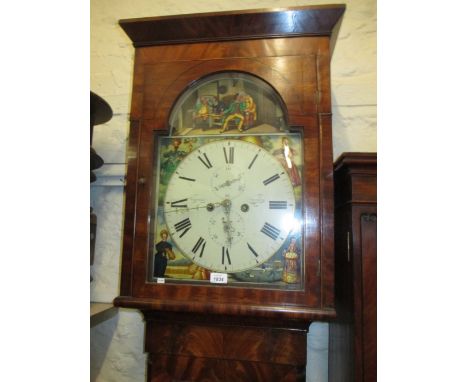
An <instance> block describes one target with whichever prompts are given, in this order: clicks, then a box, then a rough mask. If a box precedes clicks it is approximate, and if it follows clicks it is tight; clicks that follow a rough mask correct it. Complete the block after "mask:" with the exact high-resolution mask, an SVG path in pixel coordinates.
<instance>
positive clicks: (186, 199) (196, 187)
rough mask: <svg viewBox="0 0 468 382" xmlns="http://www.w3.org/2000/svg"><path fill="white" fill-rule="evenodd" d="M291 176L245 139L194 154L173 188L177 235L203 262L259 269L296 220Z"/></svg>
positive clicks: (169, 198)
mask: <svg viewBox="0 0 468 382" xmlns="http://www.w3.org/2000/svg"><path fill="white" fill-rule="evenodd" d="M294 210H295V197H294V190H293V187H292V185H291V182H290V179H289V176H288V174H287V173H286V172H285V170H284V169H283V167H282V165H281V164H280V163H279V161H278V160H277V159H276V158H275V157H273V156H272V155H271V154H270V153H268V152H267V151H266V150H264V149H263V148H261V147H259V146H257V145H255V144H253V143H249V142H246V141H242V140H237V139H227V140H218V141H213V142H210V143H207V144H205V145H203V146H201V147H200V148H198V149H196V150H194V151H193V152H191V153H190V154H189V155H187V156H186V157H185V158H184V159H183V160H182V162H181V163H180V164H179V166H178V167H177V169H176V171H175V172H174V174H173V175H172V177H171V179H170V181H169V184H168V186H167V190H166V196H165V201H164V218H165V220H166V225H167V227H168V229H169V231H170V233H171V237H172V240H173V241H174V242H175V244H176V245H177V247H178V248H179V249H180V251H181V252H182V253H183V254H184V255H185V256H186V257H187V258H189V259H190V260H192V261H193V262H194V263H195V264H197V265H199V266H201V267H203V268H207V269H209V270H211V271H216V272H226V273H234V272H240V271H243V270H247V269H250V268H253V267H256V266H258V265H259V264H261V263H263V262H265V261H267V260H268V259H269V258H270V257H271V256H273V255H274V254H275V253H276V252H277V251H278V250H279V249H280V247H281V246H282V245H283V243H284V242H285V240H286V239H287V237H288V235H289V232H290V231H291V224H292V222H293V220H294Z"/></svg>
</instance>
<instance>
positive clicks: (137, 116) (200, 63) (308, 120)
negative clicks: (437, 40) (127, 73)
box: [114, 5, 345, 382]
mask: <svg viewBox="0 0 468 382" xmlns="http://www.w3.org/2000/svg"><path fill="white" fill-rule="evenodd" d="M344 9H345V7H344V6H343V5H334V6H318V7H301V8H290V9H284V10H279V11H278V10H276V11H268V10H257V11H243V12H240V13H239V12H223V13H214V14H197V15H184V16H178V17H156V18H145V19H136V20H122V21H121V22H120V25H121V27H122V28H123V29H124V30H125V32H126V33H127V34H128V36H129V37H130V38H131V40H132V41H133V44H134V46H135V48H136V51H135V67H134V80H133V96H132V110H131V118H130V137H129V146H128V151H127V152H128V159H127V162H128V169H127V185H126V207H125V226H124V239H123V255H122V274H121V286H120V296H119V297H117V298H116V299H115V300H114V304H115V305H116V306H121V307H127V308H135V309H140V310H141V311H142V312H143V314H144V317H145V320H146V336H145V350H146V351H147V352H148V353H149V356H148V360H149V361H148V362H149V363H148V373H147V380H148V381H153V382H156V381H224V382H226V381H236V382H239V381H303V380H305V366H306V342H307V330H308V327H309V325H310V323H311V322H312V321H314V320H329V319H330V318H333V317H334V316H335V308H334V248H333V246H334V243H333V237H334V236H333V227H334V224H333V179H332V174H333V156H332V131H331V120H332V118H331V94H330V59H331V55H332V51H333V46H334V41H335V38H336V33H337V30H338V25H339V21H340V18H341V16H342V14H343V12H344ZM220 71H239V72H247V73H249V74H252V75H254V76H257V77H260V78H261V79H263V80H264V81H266V82H267V83H269V84H270V85H271V86H272V87H273V88H274V89H276V91H277V92H278V93H279V94H280V96H281V97H282V99H283V100H284V103H285V106H286V108H287V111H288V116H289V124H290V125H292V126H300V127H302V128H303V134H304V146H305V150H304V151H305V153H304V170H303V171H304V180H305V190H306V192H305V195H304V211H305V214H304V222H303V223H304V237H305V240H304V245H305V248H306V251H305V253H304V257H305V266H306V272H305V279H304V289H303V290H290V291H288V290H279V289H260V288H240V287H229V286H226V287H220V286H216V287H215V286H210V285H206V284H205V285H193V284H173V283H165V284H156V283H151V282H148V278H147V275H148V268H147V267H148V260H147V259H148V253H149V251H150V248H152V243H150V224H149V216H151V208H152V203H151V200H152V199H151V198H152V197H154V196H152V195H153V192H154V190H152V186H151V185H152V184H153V183H154V182H153V178H152V177H153V163H154V156H155V135H158V134H164V133H166V132H167V129H168V118H169V115H170V112H171V109H172V106H173V105H174V104H175V102H176V101H177V99H178V97H179V95H180V94H182V93H183V91H184V90H185V89H186V88H187V87H188V86H189V85H190V84H192V83H193V82H194V81H196V80H199V79H200V78H203V77H204V76H207V75H209V74H212V73H216V72H220Z"/></svg>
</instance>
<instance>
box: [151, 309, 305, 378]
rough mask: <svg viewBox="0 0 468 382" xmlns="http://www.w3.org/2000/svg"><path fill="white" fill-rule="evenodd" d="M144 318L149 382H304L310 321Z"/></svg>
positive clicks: (176, 315) (177, 316) (165, 314)
mask: <svg viewBox="0 0 468 382" xmlns="http://www.w3.org/2000/svg"><path fill="white" fill-rule="evenodd" d="M143 313H144V315H145V320H146V338H145V351H146V352H147V353H148V370H147V381H148V382H162V381H194V382H195V381H220V382H221V381H222V382H230V381H232V382H243V381H245V382H252V381H260V382H261V381H278V382H279V381H284V382H286V381H305V370H306V361H307V330H308V326H309V323H307V322H303V321H297V322H296V321H293V322H290V321H277V322H274V321H271V320H268V322H265V320H256V319H254V318H251V319H249V318H245V317H241V318H236V317H233V316H223V317H221V316H208V315H195V316H194V315H192V314H190V315H187V314H184V313H174V312H170V313H169V312H155V311H150V312H149V311H146V312H143ZM260 321H261V322H260Z"/></svg>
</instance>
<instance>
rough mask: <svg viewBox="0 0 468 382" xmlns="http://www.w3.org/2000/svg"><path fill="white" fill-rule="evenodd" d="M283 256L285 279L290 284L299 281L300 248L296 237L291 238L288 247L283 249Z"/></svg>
mask: <svg viewBox="0 0 468 382" xmlns="http://www.w3.org/2000/svg"><path fill="white" fill-rule="evenodd" d="M283 257H284V267H283V281H284V282H285V283H288V284H293V283H297V282H299V280H298V273H299V272H298V263H299V248H297V245H296V238H295V237H292V238H291V241H290V242H289V246H288V248H287V249H285V250H284V251H283Z"/></svg>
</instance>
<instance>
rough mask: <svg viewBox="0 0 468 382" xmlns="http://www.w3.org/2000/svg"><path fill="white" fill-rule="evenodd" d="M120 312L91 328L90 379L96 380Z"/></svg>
mask: <svg viewBox="0 0 468 382" xmlns="http://www.w3.org/2000/svg"><path fill="white" fill-rule="evenodd" d="M118 321H119V314H116V315H115V316H114V317H112V318H111V319H109V320H107V321H104V322H101V323H100V324H97V325H96V326H94V327H92V328H91V333H90V334H91V348H90V355H91V362H90V381H91V382H96V381H97V380H98V377H99V373H100V372H101V368H102V366H103V365H104V361H105V359H106V357H107V352H108V350H109V347H110V344H111V341H112V338H113V337H114V334H115V332H116V329H117V324H118Z"/></svg>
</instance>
